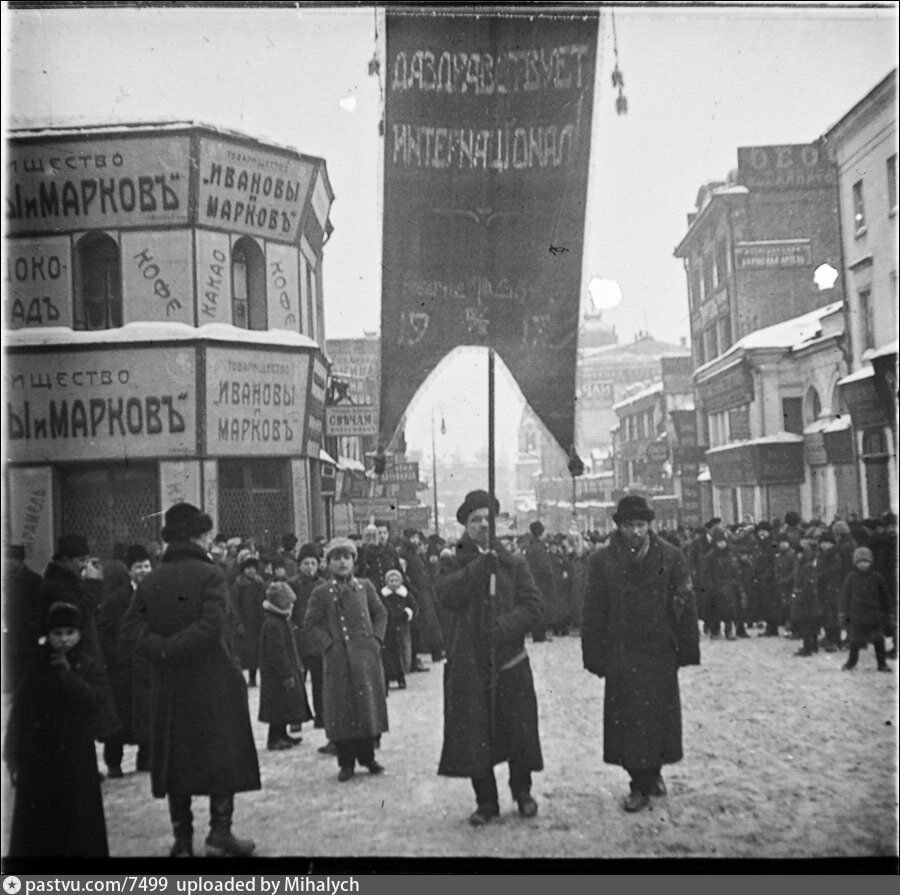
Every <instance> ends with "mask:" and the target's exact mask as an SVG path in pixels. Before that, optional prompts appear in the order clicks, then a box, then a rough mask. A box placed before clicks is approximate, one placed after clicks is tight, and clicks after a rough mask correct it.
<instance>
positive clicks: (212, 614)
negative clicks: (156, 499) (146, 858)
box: [122, 503, 260, 857]
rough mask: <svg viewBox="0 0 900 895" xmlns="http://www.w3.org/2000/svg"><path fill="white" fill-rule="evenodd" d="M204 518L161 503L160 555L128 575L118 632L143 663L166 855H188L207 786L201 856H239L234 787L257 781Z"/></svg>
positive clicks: (221, 579)
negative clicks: (132, 585)
mask: <svg viewBox="0 0 900 895" xmlns="http://www.w3.org/2000/svg"><path fill="white" fill-rule="evenodd" d="M211 532H212V519H210V518H209V516H207V515H206V513H203V512H201V511H200V510H199V509H198V508H197V507H195V506H192V505H191V504H189V503H177V504H175V505H174V506H173V507H171V508H170V509H169V510H167V511H166V515H165V525H164V527H163V530H162V537H163V540H164V541H165V542H166V552H165V554H164V555H163V559H162V563H161V564H160V566H159V568H157V569H155V570H154V571H153V572H151V573H150V574H149V575H147V577H146V578H144V579H143V580H142V581H141V582H140V584H139V585H138V588H137V591H136V592H135V595H134V599H133V600H132V602H131V605H130V606H129V608H128V611H127V612H126V614H125V618H124V620H123V622H122V637H123V638H124V639H125V640H126V642H130V643H133V644H134V649H135V650H136V651H138V652H139V653H141V654H142V655H144V656H146V657H147V658H148V660H149V661H150V662H152V663H153V666H154V673H153V680H152V690H153V694H152V699H151V705H152V710H151V719H150V784H151V791H152V793H153V795H154V797H156V798H167V799H168V803H169V816H170V819H171V822H172V832H173V833H174V836H175V842H174V844H173V846H172V849H171V851H170V855H171V856H172V857H191V856H192V855H193V853H194V852H193V835H194V828H193V813H192V810H191V798H192V796H195V795H206V796H209V835H208V836H207V837H206V854H207V855H208V856H217V857H218V856H228V857H243V856H246V855H249V854H251V853H252V852H253V850H254V848H255V843H254V842H253V840H251V839H239V838H237V837H236V836H235V835H234V834H233V833H232V831H231V822H232V816H233V814H234V795H235V793H237V792H247V791H250V790H257V789H259V788H260V780H259V764H258V762H257V758H256V746H255V744H254V742H253V729H252V726H251V723H250V709H249V706H248V703H247V684H246V683H245V681H244V677H243V675H242V674H241V667H240V663H239V661H238V658H237V656H236V655H235V652H234V646H233V641H234V632H233V625H234V620H233V617H232V612H231V609H230V607H229V602H228V585H227V584H226V582H225V574H224V573H223V572H222V570H221V569H220V568H219V567H218V566H217V565H216V564H215V563H214V562H213V561H212V559H210V556H209V552H208V551H209V547H210V543H211V541H212V533H211Z"/></svg>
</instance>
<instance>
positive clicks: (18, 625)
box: [3, 563, 44, 692]
mask: <svg viewBox="0 0 900 895" xmlns="http://www.w3.org/2000/svg"><path fill="white" fill-rule="evenodd" d="M40 590H41V576H40V575H38V573H37V572H35V571H34V570H33V569H29V568H28V566H26V565H25V564H24V563H22V564H20V565H19V566H18V568H16V569H15V570H13V571H9V570H4V574H3V688H4V690H6V691H8V692H15V689H16V687H17V686H18V684H19V681H20V680H21V679H22V675H23V674H24V673H25V670H26V669H27V668H28V666H29V664H30V663H31V659H32V657H33V656H34V654H35V652H36V651H37V647H38V638H39V637H40V636H41V627H42V625H43V622H44V620H43V618H41V604H40V603H39V602H38V594H39V593H40Z"/></svg>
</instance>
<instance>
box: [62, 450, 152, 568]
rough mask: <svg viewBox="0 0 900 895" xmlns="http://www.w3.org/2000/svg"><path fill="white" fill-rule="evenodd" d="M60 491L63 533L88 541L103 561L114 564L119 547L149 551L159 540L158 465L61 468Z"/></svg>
mask: <svg viewBox="0 0 900 895" xmlns="http://www.w3.org/2000/svg"><path fill="white" fill-rule="evenodd" d="M59 491H60V520H59V522H60V531H63V532H77V533H78V534H81V535H84V536H85V537H86V538H87V541H88V544H89V546H90V548H91V551H92V552H93V553H96V554H97V555H98V556H102V557H104V558H109V557H110V556H112V555H113V553H114V551H115V548H116V545H121V546H122V547H127V546H128V545H129V544H141V545H143V546H144V547H147V546H149V544H150V542H151V541H155V540H157V539H158V538H159V520H160V515H159V509H160V507H159V479H158V476H157V470H156V464H155V463H135V462H129V463H128V464H127V465H125V464H107V465H105V466H103V467H98V466H92V465H82V466H71V467H62V468H60V470H59ZM165 509H168V507H166V508H165Z"/></svg>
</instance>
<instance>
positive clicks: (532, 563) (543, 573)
mask: <svg viewBox="0 0 900 895" xmlns="http://www.w3.org/2000/svg"><path fill="white" fill-rule="evenodd" d="M525 560H526V561H527V563H528V569H529V571H530V572H531V577H532V579H533V580H534V583H535V585H537V589H538V593H540V595H541V599H542V601H543V604H544V611H543V622H542V624H544V625H550V624H554V623H556V622H557V621H558V619H559V618H560V616H561V614H562V607H561V603H560V597H559V591H558V588H557V578H556V574H555V573H554V571H553V559H552V557H551V556H550V551H549V550H548V549H547V545H546V544H545V543H544V542H543V541H542V540H541V539H540V538H536V537H532V538H531V540H529V542H528V544H527V546H526V547H525Z"/></svg>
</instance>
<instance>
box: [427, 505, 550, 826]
mask: <svg viewBox="0 0 900 895" xmlns="http://www.w3.org/2000/svg"><path fill="white" fill-rule="evenodd" d="M499 510H500V505H499V504H498V503H497V500H496V498H495V499H494V500H493V502H492V501H491V496H490V495H489V494H488V492H487V491H471V492H469V494H467V495H466V499H465V501H464V502H463V504H462V505H461V506H460V508H459V510H458V511H457V514H456V518H457V520H458V521H459V522H460V523H461V524H462V525H465V527H466V531H465V534H464V535H463V536H462V538H461V539H460V540H459V542H458V544H457V545H456V556H455V563H454V565H455V568H454V569H453V570H448V572H447V573H446V574H442V575H441V576H439V577H438V578H437V579H436V590H437V601H438V606H439V609H440V610H441V613H442V618H444V619H445V620H446V622H447V628H446V629H445V632H444V633H445V647H446V650H447V664H446V665H445V666H444V744H443V749H442V751H441V760H440V765H439V767H438V774H441V775H443V776H445V777H469V778H470V779H471V781H472V787H473V789H474V790H475V800H476V803H477V808H476V810H475V812H474V813H473V814H472V815H470V817H469V822H470V823H471V824H472V825H473V826H483V825H484V824H488V823H490V822H491V821H493V820H495V819H496V818H498V817H499V816H500V804H499V798H498V794H497V781H496V779H495V777H494V765H496V764H499V763H500V762H504V761H506V762H509V788H510V791H511V793H512V796H513V799H514V800H515V801H516V803H517V805H518V810H519V814H520V815H521V816H522V817H534V816H535V814H537V810H538V805H537V802H536V801H535V799H534V797H533V796H532V794H531V774H532V772H533V771H540V770H543V767H544V763H543V757H542V755H541V743H540V736H539V734H538V712H537V697H536V696H535V692H534V680H533V678H532V675H531V665H530V663H529V661H528V654H527V653H526V652H525V635H526V634H527V633H528V632H529V631H532V630H534V629H535V628H537V627H538V626H539V625H540V624H542V619H543V614H544V605H543V601H542V600H541V594H540V591H539V590H538V589H537V585H535V583H534V579H533V578H532V577H531V572H530V571H529V569H528V564H527V562H526V561H525V560H524V559H523V558H522V557H519V556H513V555H512V554H510V553H509V551H507V550H506V548H505V547H503V546H502V545H501V544H500V542H499V541H497V540H494V541H493V542H491V540H490V537H489V531H490V527H489V516H490V512H491V511H493V513H494V515H496V514H497V513H498V512H499ZM491 573H495V574H496V588H495V589H494V593H493V594H492V593H491V588H490V578H491Z"/></svg>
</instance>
